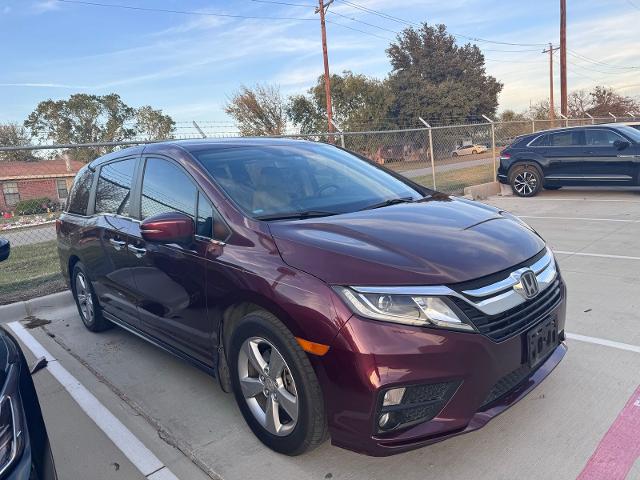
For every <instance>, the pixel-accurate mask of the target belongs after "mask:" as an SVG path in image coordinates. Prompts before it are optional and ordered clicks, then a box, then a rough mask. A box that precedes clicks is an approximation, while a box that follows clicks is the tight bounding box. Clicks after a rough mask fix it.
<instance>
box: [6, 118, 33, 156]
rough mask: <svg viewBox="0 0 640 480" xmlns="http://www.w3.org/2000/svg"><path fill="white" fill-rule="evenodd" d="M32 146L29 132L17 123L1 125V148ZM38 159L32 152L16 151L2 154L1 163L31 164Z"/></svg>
mask: <svg viewBox="0 0 640 480" xmlns="http://www.w3.org/2000/svg"><path fill="white" fill-rule="evenodd" d="M29 145H31V137H30V136H29V133H28V132H27V130H26V129H25V128H24V127H23V126H21V125H18V124H17V123H7V124H5V125H0V147H27V146H29ZM34 160H36V158H35V157H34V156H33V152H32V151H31V150H15V151H8V152H0V161H8V162H19V161H22V162H30V161H34Z"/></svg>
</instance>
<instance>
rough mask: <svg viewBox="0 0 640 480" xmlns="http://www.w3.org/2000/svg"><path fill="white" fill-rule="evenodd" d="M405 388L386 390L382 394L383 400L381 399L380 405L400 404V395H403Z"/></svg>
mask: <svg viewBox="0 0 640 480" xmlns="http://www.w3.org/2000/svg"><path fill="white" fill-rule="evenodd" d="M405 390H406V388H405V387H402V388H392V389H391V390H387V391H386V393H385V394H384V400H383V401H382V406H383V407H388V406H390V405H400V403H402V397H403V396H404V392H405ZM383 416H384V415H383ZM380 421H382V417H380ZM380 426H382V425H380Z"/></svg>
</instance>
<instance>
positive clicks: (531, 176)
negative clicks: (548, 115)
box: [498, 124, 640, 197]
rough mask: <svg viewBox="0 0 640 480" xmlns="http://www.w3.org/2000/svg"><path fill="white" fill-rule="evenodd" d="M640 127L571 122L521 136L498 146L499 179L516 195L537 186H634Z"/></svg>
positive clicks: (639, 162) (639, 180) (534, 190)
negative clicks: (499, 153) (558, 127)
mask: <svg viewBox="0 0 640 480" xmlns="http://www.w3.org/2000/svg"><path fill="white" fill-rule="evenodd" d="M639 167H640V131H638V130H636V129H635V128H632V127H630V126H627V125H620V124H606V125H589V126H584V127H570V128H562V129H556V130H546V131H543V132H537V133H533V134H531V135H524V136H521V137H518V138H516V139H515V141H514V142H513V143H512V144H511V145H509V146H508V147H507V148H505V149H504V150H503V151H502V154H501V156H500V166H499V168H498V181H499V182H501V183H505V184H509V185H511V188H512V189H513V192H514V193H515V194H516V195H518V196H520V197H532V196H534V195H536V194H537V193H538V192H539V191H540V190H541V189H542V188H546V189H549V190H556V189H558V188H560V187H563V186H584V185H587V186H593V185H603V186H604V185H606V186H611V185H619V186H630V185H639V184H640V178H639V175H638V172H639Z"/></svg>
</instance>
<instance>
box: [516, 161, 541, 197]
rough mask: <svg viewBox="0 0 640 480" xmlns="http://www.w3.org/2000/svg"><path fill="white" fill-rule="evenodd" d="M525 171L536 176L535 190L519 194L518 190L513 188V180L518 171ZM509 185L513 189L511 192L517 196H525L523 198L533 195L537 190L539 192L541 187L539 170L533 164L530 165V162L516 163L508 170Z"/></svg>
mask: <svg viewBox="0 0 640 480" xmlns="http://www.w3.org/2000/svg"><path fill="white" fill-rule="evenodd" d="M525 171H526V172H530V173H533V174H534V175H535V176H536V180H537V182H536V188H535V190H534V191H533V192H531V193H530V194H529V195H523V194H521V193H520V192H518V191H517V190H516V189H515V186H514V181H515V178H516V176H517V175H518V174H519V173H522V172H525ZM509 185H511V190H513V193H514V194H515V195H517V196H518V197H525V198H527V197H533V196H535V195H537V194H538V192H540V189H541V188H542V175H541V174H540V170H539V169H538V168H537V167H535V166H533V165H530V164H520V165H516V166H514V167H513V168H512V169H511V172H509Z"/></svg>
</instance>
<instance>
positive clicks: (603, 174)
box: [584, 128, 636, 185]
mask: <svg viewBox="0 0 640 480" xmlns="http://www.w3.org/2000/svg"><path fill="white" fill-rule="evenodd" d="M616 142H625V143H626V144H627V147H625V148H619V147H618V146H617V145H616V144H615V143H616ZM585 143H586V145H585V156H586V157H589V161H588V162H586V163H585V167H584V176H585V181H587V182H593V183H594V184H611V185H614V184H620V183H631V182H632V181H633V179H634V166H635V163H634V162H635V159H636V156H635V155H634V152H631V151H630V150H631V148H630V144H629V141H628V140H627V139H626V138H624V137H623V136H622V135H620V134H618V133H616V132H614V131H613V130H610V129H606V128H587V129H585Z"/></svg>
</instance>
